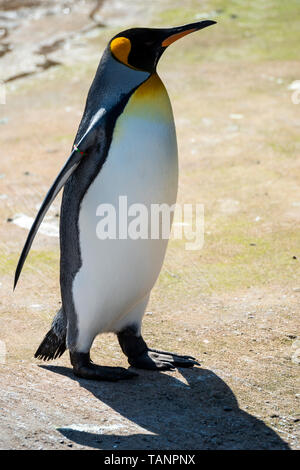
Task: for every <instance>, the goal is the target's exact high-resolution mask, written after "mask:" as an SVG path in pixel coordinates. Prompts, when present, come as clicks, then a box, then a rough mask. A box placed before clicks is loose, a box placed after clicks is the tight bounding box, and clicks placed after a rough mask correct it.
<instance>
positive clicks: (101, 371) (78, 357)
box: [70, 352, 138, 382]
mask: <svg viewBox="0 0 300 470" xmlns="http://www.w3.org/2000/svg"><path fill="white" fill-rule="evenodd" d="M70 359H71V364H72V366H73V372H74V374H75V375H76V376H77V377H81V378H82V379H89V380H104V381H108V382H116V381H117V380H126V379H131V378H133V377H137V375H138V374H136V373H135V372H133V371H130V370H127V369H124V368H123V367H106V366H98V365H97V364H94V363H93V362H92V361H91V359H90V355H89V353H78V352H73V353H72V352H70Z"/></svg>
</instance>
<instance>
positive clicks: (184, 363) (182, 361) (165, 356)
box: [149, 349, 201, 367]
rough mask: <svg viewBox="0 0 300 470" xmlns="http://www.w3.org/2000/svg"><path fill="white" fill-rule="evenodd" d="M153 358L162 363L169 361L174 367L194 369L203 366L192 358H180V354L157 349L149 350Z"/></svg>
mask: <svg viewBox="0 0 300 470" xmlns="http://www.w3.org/2000/svg"><path fill="white" fill-rule="evenodd" d="M149 351H150V352H151V353H152V356H154V357H156V358H157V359H159V360H160V361H168V362H169V363H171V364H172V365H173V367H193V366H200V365H201V364H200V363H199V362H198V361H197V360H196V359H195V358H194V357H192V356H180V355H179V354H175V353H169V352H164V351H158V350H156V349H149Z"/></svg>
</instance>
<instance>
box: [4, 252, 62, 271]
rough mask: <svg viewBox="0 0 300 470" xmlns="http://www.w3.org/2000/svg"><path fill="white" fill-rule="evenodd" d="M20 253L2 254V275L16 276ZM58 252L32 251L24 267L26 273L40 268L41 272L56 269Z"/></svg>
mask: <svg viewBox="0 0 300 470" xmlns="http://www.w3.org/2000/svg"><path fill="white" fill-rule="evenodd" d="M19 256H20V254H19V253H6V252H0V259H1V262H0V275H12V276H13V275H14V272H15V269H16V267H17V263H18V260H19ZM58 259H59V254H58V251H37V250H32V251H31V252H30V254H29V256H28V259H27V260H26V263H25V265H24V272H26V270H28V271H29V270H32V269H35V268H38V269H39V270H47V269H52V268H55V267H56V266H57V264H58Z"/></svg>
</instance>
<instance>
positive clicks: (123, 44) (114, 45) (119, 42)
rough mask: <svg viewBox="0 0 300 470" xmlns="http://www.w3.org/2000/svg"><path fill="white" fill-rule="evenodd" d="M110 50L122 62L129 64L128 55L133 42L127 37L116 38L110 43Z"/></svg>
mask: <svg viewBox="0 0 300 470" xmlns="http://www.w3.org/2000/svg"><path fill="white" fill-rule="evenodd" d="M110 50H111V52H112V53H113V55H114V56H115V58H116V59H118V60H119V61H120V62H122V64H125V65H129V64H128V56H129V53H130V50H131V42H130V40H129V39H127V38H123V37H120V38H115V39H113V40H112V41H111V43H110Z"/></svg>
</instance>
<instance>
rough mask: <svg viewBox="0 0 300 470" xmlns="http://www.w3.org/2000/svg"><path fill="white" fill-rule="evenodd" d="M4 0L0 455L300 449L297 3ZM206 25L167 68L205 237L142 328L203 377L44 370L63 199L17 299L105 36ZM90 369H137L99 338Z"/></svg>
mask: <svg viewBox="0 0 300 470" xmlns="http://www.w3.org/2000/svg"><path fill="white" fill-rule="evenodd" d="M7 3H8V2H6V1H0V34H2V36H0V45H1V48H0V67H1V69H0V70H1V72H0V73H1V75H0V79H2V80H3V81H4V82H5V85H2V86H5V89H6V104H0V145H1V162H0V293H1V299H0V315H1V316H0V318H1V329H0V448H1V449H70V448H72V449H116V450H122V449H190V450H192V449H288V448H290V449H299V448H300V444H299V434H300V433H299V422H300V416H299V401H300V390H299V364H300V337H299V300H300V279H299V259H300V241H299V223H300V188H299V177H300V155H299V154H300V137H299V136H300V133H299V129H300V114H299V113H300V104H298V105H297V104H294V103H293V101H292V95H293V93H294V91H293V89H292V88H293V87H291V83H293V82H294V81H295V80H300V64H299V60H298V58H297V47H295V44H298V43H297V41H298V39H299V38H298V36H297V34H298V35H299V34H300V33H299V32H300V28H299V19H298V17H299V15H298V16H297V14H296V10H295V8H296V6H297V5H296V4H297V2H295V1H293V0H291V2H289V7H286V9H283V7H282V3H285V2H277V1H275V0H270V1H269V2H264V3H262V2H258V1H253V2H251V7H250V6H249V5H248V7H247V9H245V7H244V4H243V2H242V1H238V0H236V1H229V2H225V1H221V0H215V1H213V0H212V1H202V2H200V1H192V0H187V1H186V2H184V5H182V2H180V1H177V0H176V1H172V2H167V1H166V2H161V1H156V2H151V4H152V7H151V9H150V10H147V13H145V11H144V10H145V7H144V3H145V2H141V1H135V2H129V1H127V0H126V1H125V0H124V1H123V2H121V3H122V8H121V10H120V2H113V1H110V2H96V1H92V0H91V1H89V2H72V1H69V2H68V1H65V2H60V1H55V2H38V1H36V2H34V1H31V2H27V3H28V4H29V3H30V5H28V6H29V7H30V10H26V9H25V10H24V9H19V8H18V5H19V3H20V2H17V1H16V2H11V3H15V6H14V9H9V8H8V7H7ZM25 3H26V2H23V6H24V4H25ZM49 3H51V8H54V7H55V8H56V10H53V11H52V12H49V8H50V7H49ZM108 3H109V5H108ZM5 5H6V6H5ZM41 5H42V7H43V8H44V10H43V9H42V7H41ZM47 5H48V6H47ZM53 5H54V6H53ZM262 5H263V6H262ZM5 8H6V9H5ZM47 8H48V10H47ZM91 12H92V14H91ZM125 12H126V15H125ZM33 13H34V14H35V16H36V19H34V20H33V19H32V17H33V16H34V15H33ZM14 15H15V16H14ZM18 15H19V16H18ZM200 17H204V18H205V17H212V18H216V19H217V21H218V24H217V25H215V26H213V27H211V28H207V30H204V31H201V32H199V33H197V34H196V35H191V36H190V37H187V38H185V39H183V40H182V41H179V42H178V43H177V44H175V45H173V46H172V48H170V50H169V51H168V52H167V53H166V54H165V57H163V58H162V60H161V64H160V67H159V74H160V76H161V77H162V79H163V81H164V82H165V84H166V86H167V88H168V91H169V94H170V97H171V101H172V104H173V108H174V114H175V120H176V126H177V132H178V146H179V158H180V182H179V195H178V202H180V203H193V204H195V203H202V204H204V208H205V242H204V246H203V248H202V249H201V250H200V251H187V250H186V249H185V242H186V241H185V240H182V241H179V240H171V242H170V243H169V248H168V252H167V256H166V260H165V263H164V266H163V269H162V272H161V275H160V278H159V280H158V282H157V284H156V286H155V288H154V290H153V293H152V296H151V300H150V303H149V305H148V307H147V312H146V315H145V320H144V323H143V332H144V336H145V338H146V340H147V342H148V343H149V344H150V345H151V346H153V347H155V346H156V347H159V348H160V349H165V350H171V351H174V350H175V351H176V352H178V353H185V354H192V355H194V356H196V357H197V358H198V360H199V361H200V363H201V366H200V367H195V368H193V369H190V370H184V369H180V370H176V371H174V372H162V373H154V372H147V371H139V374H140V375H139V377H138V378H136V379H134V380H132V381H124V382H120V383H115V384H113V383H104V382H103V383H97V382H93V381H86V380H81V379H80V380H79V379H77V378H75V377H74V376H73V375H72V371H71V369H70V364H69V360H68V355H67V354H65V355H64V356H63V357H62V358H61V359H59V360H57V361H53V362H51V363H42V362H40V361H36V360H34V358H33V354H34V351H35V349H36V348H37V346H38V345H39V343H40V341H41V339H42V338H43V336H44V334H45V333H46V331H47V330H48V328H49V325H50V323H51V319H52V317H53V315H54V314H55V312H56V311H57V309H58V308H59V305H60V295H59V283H58V261H59V248H58V237H57V226H58V220H59V199H58V200H57V201H55V203H54V204H53V207H52V208H51V211H50V213H49V216H48V218H47V220H46V224H44V225H43V227H42V230H41V233H40V234H39V235H38V236H37V238H36V240H35V242H34V245H33V250H32V252H31V254H30V256H29V258H28V260H27V263H26V265H25V269H24V271H23V273H22V275H21V278H20V281H19V284H18V287H17V289H16V291H15V292H14V293H13V292H12V285H13V275H14V270H15V266H16V263H17V260H18V256H19V254H20V251H21V248H22V246H23V243H24V241H25V238H26V235H27V233H28V225H29V224H30V223H31V220H32V217H34V216H35V214H36V212H37V208H38V207H39V204H40V203H41V202H42V200H43V197H44V195H45V193H46V191H47V189H48V187H49V186H50V183H51V182H52V180H53V179H54V177H55V176H56V174H57V172H58V170H59V169H60V168H61V166H62V164H63V163H64V161H65V160H66V158H67V156H68V154H69V150H70V147H71V145H72V141H73V137H74V135H75V132H76V130H77V126H78V123H79V120H80V117H81V114H82V111H83V106H84V102H85V98H86V94H87V91H88V88H89V85H90V83H91V80H92V78H93V75H94V73H95V69H96V67H97V64H98V60H99V58H100V56H101V53H102V51H103V49H104V47H105V44H106V43H107V41H108V40H109V38H110V37H111V36H112V35H113V34H115V32H116V31H119V30H121V29H122V28H124V27H126V28H127V27H128V25H129V24H135V25H142V24H144V25H145V24H151V25H153V26H157V27H159V26H167V25H172V24H181V23H186V22H189V21H190V22H192V21H196V20H197V19H199V18H200ZM4 24H5V25H6V26H3V25H4ZM124 25H125V26H124ZM287 25H288V26H287ZM267 26H268V28H267ZM1 28H2V29H1ZM266 29H267V32H266ZM267 33H268V34H267ZM1 51H2V52H1ZM45 64H46V66H45ZM49 64H50V65H49ZM26 227H27V228H26ZM116 295H117V292H116ZM92 358H93V360H94V361H95V362H98V363H101V364H104V365H115V366H123V367H127V362H126V359H125V357H124V356H123V354H122V353H121V351H120V348H119V345H118V343H117V340H116V337H114V336H113V335H103V336H100V337H98V338H97V339H96V341H95V343H94V347H93V350H92Z"/></svg>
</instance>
